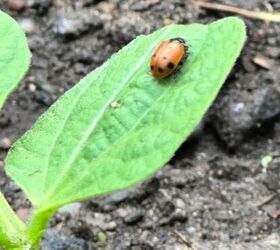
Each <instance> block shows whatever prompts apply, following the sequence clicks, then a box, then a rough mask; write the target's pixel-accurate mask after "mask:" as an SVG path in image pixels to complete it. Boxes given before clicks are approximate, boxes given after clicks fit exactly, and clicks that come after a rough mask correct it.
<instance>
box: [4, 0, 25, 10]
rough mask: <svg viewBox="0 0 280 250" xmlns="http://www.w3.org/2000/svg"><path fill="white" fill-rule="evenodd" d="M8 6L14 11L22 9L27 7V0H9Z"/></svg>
mask: <svg viewBox="0 0 280 250" xmlns="http://www.w3.org/2000/svg"><path fill="white" fill-rule="evenodd" d="M8 7H9V9H11V10H14V11H18V12H20V11H22V10H23V9H24V8H25V0H9V1H8Z"/></svg>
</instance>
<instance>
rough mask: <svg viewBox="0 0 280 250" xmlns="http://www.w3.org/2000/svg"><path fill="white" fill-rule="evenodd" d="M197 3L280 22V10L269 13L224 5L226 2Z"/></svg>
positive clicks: (201, 6) (241, 14)
mask: <svg viewBox="0 0 280 250" xmlns="http://www.w3.org/2000/svg"><path fill="white" fill-rule="evenodd" d="M196 4H197V5H198V6H199V7H200V8H205V9H209V10H217V11H223V12H229V13H233V14H238V15H240V16H244V17H248V18H253V19H259V20H263V21H268V22H277V23H279V22H280V13H279V12H274V13H269V12H264V11H251V10H246V9H241V8H237V7H233V6H228V5H224V4H218V3H207V2H201V1H198V2H196Z"/></svg>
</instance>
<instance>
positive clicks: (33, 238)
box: [26, 209, 56, 250]
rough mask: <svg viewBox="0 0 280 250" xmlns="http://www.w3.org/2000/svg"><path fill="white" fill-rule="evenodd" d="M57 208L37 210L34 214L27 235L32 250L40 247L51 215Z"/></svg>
mask: <svg viewBox="0 0 280 250" xmlns="http://www.w3.org/2000/svg"><path fill="white" fill-rule="evenodd" d="M55 211H56V209H52V210H43V211H39V210H35V211H34V214H33V216H32V218H31V220H30V221H29V223H28V225H27V230H26V232H27V235H28V239H29V241H30V244H31V246H32V248H31V249H32V250H37V249H39V248H40V242H41V238H42V236H43V234H44V232H45V230H46V228H47V226H48V221H49V219H50V217H51V216H52V215H53V214H54V213H55Z"/></svg>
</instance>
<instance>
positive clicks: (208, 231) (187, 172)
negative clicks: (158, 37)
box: [0, 0, 280, 250]
mask: <svg viewBox="0 0 280 250" xmlns="http://www.w3.org/2000/svg"><path fill="white" fill-rule="evenodd" d="M215 2H219V3H223V4H230V5H233V6H237V7H240V8H246V9H254V10H259V9H260V10H267V9H271V8H273V9H274V10H275V11H280V4H279V1H278V0H270V1H268V0H267V1H263V0H247V1H241V0H238V1H234V0H219V1H215ZM0 8H1V9H2V10H4V11H6V12H7V13H9V14H10V15H11V16H13V17H14V18H15V19H16V20H17V21H18V22H19V23H20V25H21V26H22V28H23V29H24V30H25V31H26V32H27V37H28V42H29V46H30V48H31V50H32V54H33V59H32V65H31V68H30V70H29V73H28V75H27V76H26V77H25V79H24V81H23V83H22V84H21V86H20V87H19V88H18V89H17V90H16V91H15V92H14V94H12V95H11V96H10V98H9V100H8V102H7V103H6V105H5V107H4V109H3V110H2V111H1V113H0V128H1V131H0V175H1V176H0V189H1V192H3V193H4V195H5V197H6V198H7V200H8V201H9V202H10V203H11V205H12V207H13V208H14V209H15V211H16V212H17V214H18V215H19V216H20V217H21V218H23V219H27V218H28V215H29V214H30V204H29V202H28V200H27V199H26V198H25V196H24V194H23V193H22V192H21V191H20V189H19V188H18V187H17V186H16V185H15V184H14V183H13V182H12V181H11V180H10V179H9V178H7V177H6V175H5V172H4V159H5V156H6V154H7V151H8V149H9V148H10V146H11V144H12V143H13V142H14V141H15V140H16V139H18V138H19V137H20V136H21V135H22V134H23V133H24V132H25V131H26V130H27V129H28V128H29V127H30V126H31V125H32V124H33V123H34V121H35V120H36V119H37V118H38V117H39V116H40V114H42V113H43V112H44V111H45V110H46V109H47V108H48V107H49V106H50V105H51V104H52V103H53V102H54V101H55V100H56V99H57V98H58V97H59V96H61V95H62V94H63V92H65V91H66V90H67V89H69V88H70V87H71V86H73V85H74V84H75V83H76V82H78V80H79V79H80V78H82V77H83V76H84V75H86V74H87V73H88V72H90V71H91V70H93V69H95V68H96V67H98V66H99V65H101V64H102V63H103V62H104V61H105V60H106V59H108V58H109V57H110V55H112V54H113V53H114V52H116V51H118V50H119V49H120V48H122V47H123V46H124V45H125V44H127V43H128V42H129V41H131V40H132V39H133V38H134V37H136V36H137V35H139V34H147V33H150V32H152V31H154V30H156V29H157V28H159V27H162V26H163V25H166V24H168V23H171V22H174V23H193V22H199V23H209V22H211V21H214V20H216V19H219V18H222V17H225V16H227V14H226V13H222V12H217V11H206V10H203V9H199V8H198V7H197V6H196V5H195V2H194V1H190V0H189V1H187V0H146V1H144V0H129V1H124V0H123V1H122V0H110V1H97V0H77V1H71V0H28V1H24V0H9V1H7V0H2V1H1V3H0ZM244 21H245V22H246V24H247V31H248V39H247V42H246V45H245V48H244V50H243V52H242V54H241V56H240V58H239V59H238V61H237V63H236V66H235V67H234V69H233V70H232V72H231V74H230V76H229V77H228V79H227V81H226V83H225V85H224V87H223V89H222V91H221V92H220V94H219V96H218V98H217V99H216V101H215V102H214V104H213V105H212V107H211V108H210V110H209V112H208V113H207V115H206V117H205V118H204V120H203V122H202V123H201V125H200V127H199V128H198V129H197V131H196V132H195V133H194V134H193V135H192V136H191V137H190V139H188V140H187V141H186V142H185V143H184V144H183V145H182V146H181V148H180V149H179V150H178V151H177V152H176V154H175V156H174V158H173V159H172V160H171V161H170V162H169V164H168V165H167V166H165V167H163V168H162V170H161V171H159V172H158V173H157V174H156V175H155V176H153V177H152V178H151V179H150V180H148V181H146V182H144V183H142V184H140V185H138V186H135V187H132V188H130V189H128V190H124V191H122V192H119V193H114V194H112V195H107V196H104V197H98V198H94V199H92V200H89V201H85V202H81V203H75V204H71V205H69V206H66V207H64V208H62V209H60V210H59V211H58V213H57V214H56V215H55V216H54V217H53V218H52V220H51V221H50V224H49V227H48V229H47V232H46V234H45V236H44V239H43V241H42V247H43V249H45V250H47V249H56V250H62V249H106V250H111V249H112V250H126V249H132V250H136V249H137V250H138V249H139V250H140V249H143V250H144V249H147V250H148V249H156V250H157V249H158V250H162V249H171V250H173V249H176V250H180V249H182V250H183V249H185V250H186V249H191V248H188V247H187V245H188V244H186V242H185V243H184V240H183V239H182V237H183V238H184V239H185V241H187V242H189V243H191V244H192V248H193V249H194V250H201V249H203V250H205V249H206V250H207V249H215V250H216V249H219V250H222V249H235V250H237V249H238V250H242V249H252V250H255V249H275V250H276V249H280V151H279V149H280V84H279V82H280V68H279V59H280V25H279V24H275V23H266V22H263V21H256V20H252V19H245V18H244ZM264 156H271V157H272V161H270V162H269V164H268V165H265V164H262V163H261V161H262V159H263V157H264ZM176 232H179V234H180V235H181V236H182V237H180V236H178V233H177V234H176ZM104 237H105V238H104Z"/></svg>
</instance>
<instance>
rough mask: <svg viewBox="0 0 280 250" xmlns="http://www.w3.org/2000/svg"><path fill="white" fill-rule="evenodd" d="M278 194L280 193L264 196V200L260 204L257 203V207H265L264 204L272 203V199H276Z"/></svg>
mask: <svg viewBox="0 0 280 250" xmlns="http://www.w3.org/2000/svg"><path fill="white" fill-rule="evenodd" d="M276 196H278V194H277V193H276V194H272V195H269V196H268V197H266V198H264V200H262V201H261V202H260V203H259V204H256V207H257V208H261V207H263V206H264V205H266V204H268V203H270V202H271V201H272V200H274V198H276Z"/></svg>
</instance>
